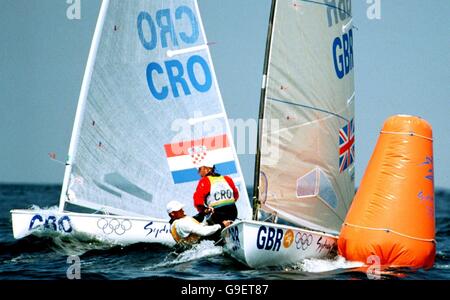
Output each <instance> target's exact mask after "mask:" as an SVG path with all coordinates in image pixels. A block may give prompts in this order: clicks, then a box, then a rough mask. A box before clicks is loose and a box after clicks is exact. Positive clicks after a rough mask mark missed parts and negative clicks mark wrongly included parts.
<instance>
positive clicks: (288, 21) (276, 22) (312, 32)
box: [257, 0, 355, 233]
mask: <svg viewBox="0 0 450 300" xmlns="http://www.w3.org/2000/svg"><path fill="white" fill-rule="evenodd" d="M272 14H273V24H272V31H271V40H270V47H269V52H268V61H267V74H266V82H265V84H264V87H265V94H264V97H263V103H262V105H263V109H262V116H261V117H263V118H264V120H265V121H266V122H264V125H263V127H262V135H261V139H260V151H261V153H260V157H259V161H260V164H259V167H260V172H259V191H258V193H257V196H258V198H259V201H260V203H261V207H262V209H263V210H264V211H266V212H271V213H273V212H275V213H276V215H278V216H279V217H281V218H283V219H285V220H287V221H289V222H291V223H294V224H296V225H300V226H306V227H308V228H311V229H315V230H321V231H325V232H329V233H338V232H339V231H340V227H341V224H342V222H343V220H344V218H345V215H346V213H347V210H348V208H349V205H350V202H351V200H352V198H353V195H354V171H353V170H354V169H353V161H354V97H355V94H354V79H353V28H352V23H351V22H352V17H351V1H350V0H315V1H309V0H278V1H276V2H275V4H274V7H273V12H272ZM275 121H276V122H275ZM273 124H277V126H273ZM257 167H258V166H257Z"/></svg>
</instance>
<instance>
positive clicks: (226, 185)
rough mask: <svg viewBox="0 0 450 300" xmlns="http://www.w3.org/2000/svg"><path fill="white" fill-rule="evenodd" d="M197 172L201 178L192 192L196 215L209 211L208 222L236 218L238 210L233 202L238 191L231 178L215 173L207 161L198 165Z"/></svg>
mask: <svg viewBox="0 0 450 300" xmlns="http://www.w3.org/2000/svg"><path fill="white" fill-rule="evenodd" d="M198 173H199V175H200V176H201V177H202V178H201V179H200V181H199V182H198V185H197V189H196V191H195V193H194V206H195V208H196V209H197V210H198V212H199V214H198V215H197V216H202V215H206V214H208V213H211V216H210V217H209V219H208V222H209V223H212V224H220V223H222V222H223V221H224V220H232V221H234V220H236V218H237V214H238V211H237V208H236V204H235V202H236V200H237V199H238V198H239V192H238V190H237V188H236V186H235V184H234V182H233V179H231V178H230V177H228V176H221V175H220V174H218V173H216V172H215V167H214V165H213V164H212V163H210V162H207V161H205V162H204V163H203V165H202V166H200V167H199V169H198ZM197 216H196V218H197ZM197 219H198V218H197Z"/></svg>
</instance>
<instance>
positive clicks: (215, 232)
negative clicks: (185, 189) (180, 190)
mask: <svg viewBox="0 0 450 300" xmlns="http://www.w3.org/2000/svg"><path fill="white" fill-rule="evenodd" d="M183 207H184V205H183V204H182V203H180V202H178V201H170V202H169V203H167V213H168V214H169V216H170V224H171V226H170V233H171V234H172V236H173V238H174V240H175V241H176V242H177V244H180V245H183V246H189V245H192V244H195V243H198V242H199V241H200V240H201V239H211V240H219V239H220V232H221V231H222V229H223V228H225V227H227V226H230V225H231V223H233V222H232V221H230V220H226V221H223V222H221V223H220V224H215V225H206V224H204V223H200V222H198V221H197V220H196V219H194V218H192V217H190V216H186V214H185V213H184V210H183Z"/></svg>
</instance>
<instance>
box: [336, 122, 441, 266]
mask: <svg viewBox="0 0 450 300" xmlns="http://www.w3.org/2000/svg"><path fill="white" fill-rule="evenodd" d="M338 249H339V254H340V255H341V256H344V257H345V258H346V259H347V260H351V261H361V262H364V263H368V262H369V260H371V258H370V257H373V256H376V257H378V258H379V262H380V264H381V266H384V267H411V268H431V267H432V266H433V264H434V257H435V253H436V241H435V218H434V178H433V137H432V129H431V126H430V124H429V123H428V122H426V121H425V120H423V119H421V118H418V117H412V116H404V115H399V116H393V117H391V118H389V119H388V120H387V121H386V122H385V124H384V126H383V129H382V131H381V133H380V137H379V139H378V142H377V145H376V147H375V150H374V152H373V154H372V157H371V159H370V161H369V164H368V166H367V169H366V172H365V174H364V177H363V178H362V181H361V185H360V187H359V189H358V192H357V193H356V195H355V198H354V199H353V203H352V205H351V207H350V210H349V212H348V214H347V217H346V219H345V222H344V225H343V226H342V231H341V234H340V237H339V240H338Z"/></svg>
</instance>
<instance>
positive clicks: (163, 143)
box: [60, 0, 251, 219]
mask: <svg viewBox="0 0 450 300" xmlns="http://www.w3.org/2000/svg"><path fill="white" fill-rule="evenodd" d="M206 159H207V160H209V161H212V162H213V163H214V164H216V168H217V171H218V172H219V173H221V174H223V175H230V176H231V177H233V178H234V179H235V182H236V184H237V186H238V188H239V189H240V192H241V193H240V195H241V196H240V199H239V200H238V202H237V205H238V210H239V217H240V218H244V219H246V218H249V217H250V216H251V208H250V203H249V201H248V196H247V192H246V186H245V182H244V178H243V176H242V172H241V169H240V166H239V162H238V159H237V155H236V151H235V149H234V145H233V139H232V136H231V134H230V129H229V125H228V119H227V116H226V113H225V110H224V106H223V102H222V98H221V95H220V91H219V87H218V85H217V81H216V76H215V72H214V68H213V65H212V61H211V56H210V52H209V48H208V44H207V40H206V37H205V33H204V29H203V25H202V21H201V18H200V14H199V9H198V6H197V2H196V1H194V0H177V1H175V0H172V1H168V0H152V1H150V0H133V1H120V0H110V1H109V0H108V1H107V0H104V1H103V3H102V7H101V11H100V16H99V20H98V23H97V27H96V32H95V34H94V41H93V44H92V48H91V52H90V55H89V61H88V65H87V69H86V74H85V77H84V81H83V86H82V92H81V95H80V100H79V105H78V110H77V116H76V122H75V125H74V131H73V136H72V140H71V145H70V150H69V159H68V166H67V169H66V174H65V179H64V184H63V190H62V194H61V205H60V209H61V210H62V209H64V207H65V204H66V203H67V202H68V203H71V204H75V205H78V206H83V207H88V208H91V209H96V210H103V211H105V212H109V213H114V214H123V215H137V216H147V217H154V218H164V219H166V218H167V213H166V210H165V207H166V203H167V202H169V201H170V200H173V199H176V200H178V201H181V202H183V203H185V204H186V209H185V210H186V212H187V213H189V214H193V213H195V210H194V209H193V200H192V195H193V193H194V191H195V188H196V185H197V181H198V179H199V176H198V174H197V170H196V168H198V167H199V166H200V165H201V163H202V161H204V160H206Z"/></svg>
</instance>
